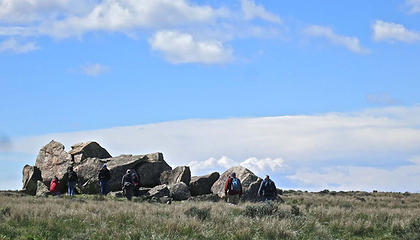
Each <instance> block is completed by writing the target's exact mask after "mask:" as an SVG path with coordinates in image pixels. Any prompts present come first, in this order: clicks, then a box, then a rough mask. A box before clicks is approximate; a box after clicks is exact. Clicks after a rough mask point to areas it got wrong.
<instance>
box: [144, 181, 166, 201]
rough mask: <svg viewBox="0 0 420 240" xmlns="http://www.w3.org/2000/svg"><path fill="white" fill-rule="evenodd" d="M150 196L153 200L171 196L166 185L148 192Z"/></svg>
mask: <svg viewBox="0 0 420 240" xmlns="http://www.w3.org/2000/svg"><path fill="white" fill-rule="evenodd" d="M148 195H149V196H150V197H151V198H152V197H155V198H161V197H165V196H169V195H170V191H169V188H168V186H167V185H166V184H163V185H159V186H156V187H154V188H152V189H150V191H149V192H148Z"/></svg>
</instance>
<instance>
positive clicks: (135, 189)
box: [131, 171, 140, 197]
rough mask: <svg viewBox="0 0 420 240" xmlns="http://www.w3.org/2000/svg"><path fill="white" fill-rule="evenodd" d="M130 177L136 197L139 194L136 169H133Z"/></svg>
mask: <svg viewBox="0 0 420 240" xmlns="http://www.w3.org/2000/svg"><path fill="white" fill-rule="evenodd" d="M131 178H132V180H133V193H134V196H136V197H138V196H139V188H140V180H139V176H138V175H137V173H136V171H133V172H132V173H131Z"/></svg>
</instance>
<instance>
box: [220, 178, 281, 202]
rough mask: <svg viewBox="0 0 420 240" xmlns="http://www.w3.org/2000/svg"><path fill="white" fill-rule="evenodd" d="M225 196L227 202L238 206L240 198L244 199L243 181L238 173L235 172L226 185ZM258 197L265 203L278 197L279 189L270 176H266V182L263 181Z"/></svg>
mask: <svg viewBox="0 0 420 240" xmlns="http://www.w3.org/2000/svg"><path fill="white" fill-rule="evenodd" d="M224 190H225V196H226V201H227V202H228V203H232V204H238V203H239V200H240V198H241V197H242V184H241V180H239V178H237V177H236V173H235V172H233V173H231V174H230V176H229V177H228V179H227V180H226V183H225V188H224ZM258 196H259V197H260V198H261V200H263V201H270V200H275V199H276V197H277V188H276V184H275V183H274V182H273V180H271V179H270V176H268V175H266V176H265V178H264V180H263V181H261V184H260V187H259V189H258Z"/></svg>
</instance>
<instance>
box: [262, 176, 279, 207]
mask: <svg viewBox="0 0 420 240" xmlns="http://www.w3.org/2000/svg"><path fill="white" fill-rule="evenodd" d="M258 196H260V197H262V199H263V200H264V201H270V200H275V199H276V197H277V188H276V184H275V183H274V182H273V180H271V179H270V176H268V175H266V176H265V178H264V180H263V181H262V182H261V185H260V188H259V189H258Z"/></svg>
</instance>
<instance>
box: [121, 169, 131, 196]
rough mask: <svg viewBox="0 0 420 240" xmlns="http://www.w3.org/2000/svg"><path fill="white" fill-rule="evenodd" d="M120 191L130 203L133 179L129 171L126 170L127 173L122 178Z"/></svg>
mask: <svg viewBox="0 0 420 240" xmlns="http://www.w3.org/2000/svg"><path fill="white" fill-rule="evenodd" d="M121 183H122V190H123V193H124V195H125V197H126V198H127V199H128V200H129V201H131V198H132V197H133V178H132V177H131V170H130V169H128V170H127V172H126V173H125V174H124V176H123V177H122V181H121Z"/></svg>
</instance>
